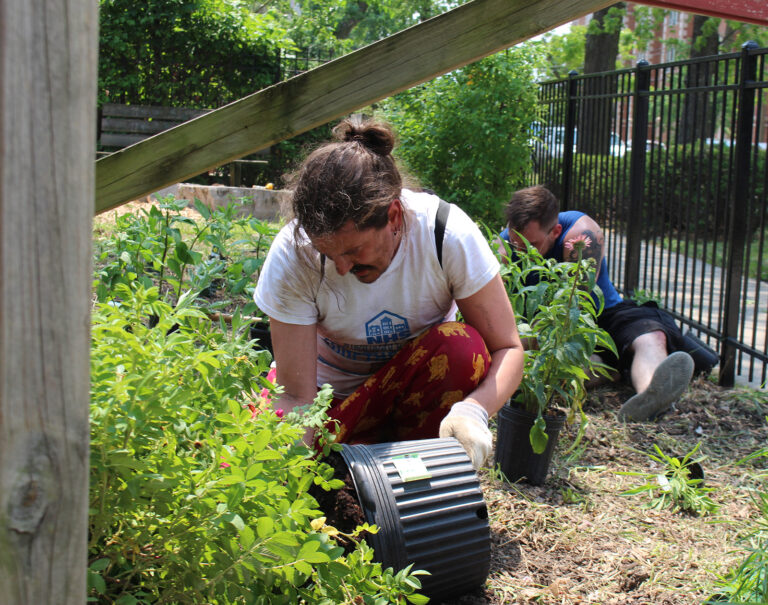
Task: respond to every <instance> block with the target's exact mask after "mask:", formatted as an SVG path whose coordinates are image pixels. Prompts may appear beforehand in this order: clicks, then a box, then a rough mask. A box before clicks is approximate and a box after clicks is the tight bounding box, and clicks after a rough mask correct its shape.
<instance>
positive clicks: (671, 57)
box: [666, 46, 677, 63]
mask: <svg viewBox="0 0 768 605" xmlns="http://www.w3.org/2000/svg"><path fill="white" fill-rule="evenodd" d="M676 56H677V52H675V47H674V46H669V47H667V52H666V57H667V58H666V60H667V63H669V62H670V61H674V60H675V57H676Z"/></svg>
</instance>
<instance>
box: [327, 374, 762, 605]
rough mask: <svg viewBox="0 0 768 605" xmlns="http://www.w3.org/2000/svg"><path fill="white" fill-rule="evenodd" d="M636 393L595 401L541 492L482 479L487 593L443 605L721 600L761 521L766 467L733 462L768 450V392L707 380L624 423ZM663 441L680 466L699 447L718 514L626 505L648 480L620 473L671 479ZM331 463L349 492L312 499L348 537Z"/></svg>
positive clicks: (348, 508) (353, 499)
mask: <svg viewBox="0 0 768 605" xmlns="http://www.w3.org/2000/svg"><path fill="white" fill-rule="evenodd" d="M632 393H633V391H632V389H631V388H629V387H627V386H624V385H622V384H618V385H610V386H607V387H603V388H601V389H598V390H596V391H594V392H593V393H591V394H590V397H589V400H588V402H587V404H586V406H585V411H586V413H587V415H588V416H589V422H590V424H589V427H588V428H587V432H586V435H585V438H584V441H583V443H582V444H581V446H580V447H579V448H578V451H572V452H567V451H565V449H566V446H567V445H568V444H569V443H570V440H571V439H572V438H573V436H574V434H575V428H570V429H569V428H566V429H565V431H564V435H563V437H562V438H561V441H560V444H559V449H558V453H557V454H556V456H555V459H554V461H553V466H552V469H551V471H550V475H549V477H548V479H547V481H546V482H545V484H544V485H542V486H538V487H537V486H531V485H528V484H526V483H517V484H508V483H506V482H503V481H502V480H500V479H497V478H494V477H492V476H491V474H489V473H483V474H482V476H481V483H482V487H483V491H484V494H485V498H486V501H487V503H488V510H489V515H490V516H489V522H490V527H491V570H490V574H489V577H488V580H487V582H486V583H485V585H484V586H480V587H478V588H477V589H476V590H474V591H472V592H471V593H469V594H465V595H460V596H457V597H456V598H455V599H451V600H445V601H442V605H480V604H511V603H546V604H570V603H574V604H590V605H598V604H600V605H619V604H647V605H650V604H653V605H657V604H661V605H679V604H693V603H697V604H698V603H702V602H703V601H704V600H705V599H706V598H707V597H709V596H711V595H712V594H714V592H715V591H716V589H715V581H716V579H717V578H718V577H719V576H722V575H724V574H725V573H727V571H728V570H729V569H730V568H731V567H733V566H734V565H735V564H737V563H738V562H739V561H740V560H741V559H742V558H743V557H744V552H743V551H740V550H738V548H736V547H737V542H738V539H739V537H740V536H743V535H744V534H745V533H746V532H747V531H748V530H749V529H750V528H751V527H752V526H753V525H754V523H755V520H756V518H757V510H756V508H755V507H754V505H753V503H752V502H751V499H750V490H751V489H753V488H755V487H760V486H762V487H761V489H766V483H768V478H766V475H765V474H763V475H762V476H761V473H760V470H761V468H760V466H755V465H750V464H742V465H737V464H736V462H737V461H739V460H741V459H742V458H744V457H745V456H747V455H749V454H750V453H752V452H754V451H756V450H757V449H759V448H761V447H764V446H765V444H766V443H768V427H767V426H766V422H765V419H764V418H765V414H766V413H768V394H766V393H759V392H755V391H751V390H725V389H721V388H719V387H717V386H715V385H714V384H712V383H711V382H707V381H706V380H704V379H698V380H697V381H696V382H694V384H693V385H692V387H691V389H690V390H689V391H688V392H687V393H686V394H685V395H684V396H683V398H682V399H681V400H680V401H679V402H678V403H677V405H676V406H675V407H676V409H674V410H672V411H670V412H669V413H668V414H666V415H665V416H663V417H661V418H659V419H657V420H656V421H654V422H650V423H628V424H624V423H621V422H619V421H618V420H617V419H616V411H617V410H618V409H619V407H620V406H621V403H622V402H623V401H625V400H626V399H627V398H628V397H630V396H631V395H632ZM654 443H656V444H658V445H659V447H661V449H662V450H663V451H664V452H665V453H668V454H674V455H677V456H679V457H681V456H683V455H685V454H686V453H687V452H689V451H690V450H691V449H692V448H693V447H694V446H695V445H696V444H697V443H701V454H702V455H703V456H705V460H703V461H702V467H703V469H704V473H705V481H706V484H707V486H708V487H714V488H715V491H714V492H712V494H711V497H712V498H713V499H714V500H715V501H716V502H717V503H718V504H719V505H720V510H719V511H718V512H717V513H716V514H714V515H707V516H701V517H699V516H696V515H692V514H687V513H681V512H673V511H672V510H668V509H662V510H653V509H649V508H648V506H647V505H648V503H649V501H650V499H649V498H648V497H647V496H639V495H637V496H628V495H622V492H625V491H626V490H628V489H630V488H632V487H636V486H638V485H639V484H640V483H642V482H644V479H641V478H639V477H635V476H631V475H627V474H623V473H626V472H648V473H651V472H652V473H656V472H659V471H662V470H663V469H662V468H661V467H660V466H659V465H657V464H656V463H654V462H653V461H652V460H651V459H650V458H649V457H648V455H647V453H648V452H651V451H652V449H651V448H652V445H653V444H654ZM327 461H328V462H329V464H331V465H332V466H333V467H334V471H335V474H334V476H335V477H336V478H339V479H342V480H343V481H344V483H345V487H344V488H342V489H341V490H339V492H338V493H335V492H323V491H322V490H320V489H319V488H314V489H313V491H312V494H313V495H314V496H315V498H317V499H318V501H319V502H320V508H321V509H322V510H323V511H324V512H325V513H326V515H327V517H328V520H327V523H328V524H330V525H333V526H334V527H337V528H338V529H340V530H342V531H345V532H349V531H352V530H353V529H354V528H355V527H356V526H357V525H358V524H360V523H362V522H363V521H364V516H363V512H362V510H361V508H360V506H359V503H358V500H357V493H356V491H355V489H354V486H353V483H352V478H351V476H350V474H349V471H348V469H347V467H346V464H345V463H344V462H343V460H342V459H341V456H340V455H339V454H332V456H331V457H330V458H329V459H327ZM763 466H764V463H763ZM433 605H438V604H437V603H435V602H433Z"/></svg>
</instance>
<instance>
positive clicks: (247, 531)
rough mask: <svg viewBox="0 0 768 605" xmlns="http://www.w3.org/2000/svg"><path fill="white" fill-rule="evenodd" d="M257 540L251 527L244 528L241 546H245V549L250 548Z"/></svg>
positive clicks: (241, 535) (241, 532) (241, 534)
mask: <svg viewBox="0 0 768 605" xmlns="http://www.w3.org/2000/svg"><path fill="white" fill-rule="evenodd" d="M255 540H256V536H255V535H254V533H253V530H252V529H251V528H250V527H248V526H247V525H246V526H245V527H243V529H241V530H240V544H242V545H243V548H246V549H247V548H250V547H251V545H252V544H253V543H254V541H255Z"/></svg>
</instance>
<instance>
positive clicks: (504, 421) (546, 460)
mask: <svg viewBox="0 0 768 605" xmlns="http://www.w3.org/2000/svg"><path fill="white" fill-rule="evenodd" d="M544 421H545V422H546V425H547V429H546V431H547V435H548V436H549V439H548V440H547V447H546V448H545V449H544V451H543V452H542V453H541V454H535V453H534V452H533V448H532V447H531V440H530V437H529V434H530V432H531V427H532V426H533V424H534V422H536V415H535V414H532V413H530V412H527V411H526V410H523V409H521V408H519V407H515V406H512V405H505V406H504V407H503V408H501V410H500V411H499V414H498V416H497V418H496V454H495V462H496V464H498V465H499V467H500V468H501V471H502V472H503V473H504V475H505V476H506V477H507V479H509V480H510V481H517V480H519V479H525V480H527V481H528V483H531V484H533V485H541V484H542V483H544V480H545V479H546V478H547V473H548V472H549V465H550V463H551V462H552V454H553V453H554V451H555V446H556V445H557V439H558V437H559V436H560V430H561V429H562V428H563V425H564V424H565V416H547V415H545V416H544Z"/></svg>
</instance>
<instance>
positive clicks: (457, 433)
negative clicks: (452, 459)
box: [440, 401, 493, 470]
mask: <svg viewBox="0 0 768 605" xmlns="http://www.w3.org/2000/svg"><path fill="white" fill-rule="evenodd" d="M440 436H441V437H455V438H456V439H457V440H458V441H459V443H461V446H462V447H463V448H464V449H465V450H466V451H467V454H468V455H469V459H470V460H471V461H472V466H473V467H474V469H475V470H479V469H480V467H481V466H483V464H484V463H485V460H486V458H488V455H489V454H490V453H491V448H492V447H493V439H492V437H491V431H489V430H488V412H486V411H485V408H483V407H481V406H480V405H478V404H476V403H472V402H470V401H458V402H456V403H454V404H453V406H452V407H451V411H450V412H448V415H447V416H446V417H445V418H443V421H442V422H441V423H440Z"/></svg>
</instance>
